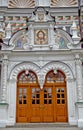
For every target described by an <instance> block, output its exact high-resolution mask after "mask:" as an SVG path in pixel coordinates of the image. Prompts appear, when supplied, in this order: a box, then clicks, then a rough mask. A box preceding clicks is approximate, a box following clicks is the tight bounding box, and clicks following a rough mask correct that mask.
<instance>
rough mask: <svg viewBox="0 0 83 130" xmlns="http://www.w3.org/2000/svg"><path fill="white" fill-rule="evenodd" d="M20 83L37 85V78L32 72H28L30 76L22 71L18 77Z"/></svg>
mask: <svg viewBox="0 0 83 130" xmlns="http://www.w3.org/2000/svg"><path fill="white" fill-rule="evenodd" d="M18 83H25V84H26V83H37V76H36V74H35V73H34V72H33V71H31V70H29V71H28V74H26V71H22V72H21V73H20V74H19V75H18Z"/></svg>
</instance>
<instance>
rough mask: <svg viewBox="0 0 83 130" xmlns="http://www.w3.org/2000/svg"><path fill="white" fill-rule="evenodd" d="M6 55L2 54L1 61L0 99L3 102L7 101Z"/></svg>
mask: <svg viewBox="0 0 83 130" xmlns="http://www.w3.org/2000/svg"><path fill="white" fill-rule="evenodd" d="M7 69H8V57H7V55H4V57H3V62H2V70H3V72H2V76H3V78H2V95H1V101H2V102H3V103H6V102H7V74H8V70H7Z"/></svg>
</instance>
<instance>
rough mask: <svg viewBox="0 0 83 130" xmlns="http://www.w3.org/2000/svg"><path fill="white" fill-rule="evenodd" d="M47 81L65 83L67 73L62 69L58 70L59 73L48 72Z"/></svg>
mask: <svg viewBox="0 0 83 130" xmlns="http://www.w3.org/2000/svg"><path fill="white" fill-rule="evenodd" d="M46 82H47V83H54V82H56V83H64V82H65V75H64V74H63V73H62V72H61V71H60V70H57V73H56V74H55V73H54V71H53V70H52V71H50V72H48V74H47V75H46Z"/></svg>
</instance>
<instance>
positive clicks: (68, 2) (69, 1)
mask: <svg viewBox="0 0 83 130" xmlns="http://www.w3.org/2000/svg"><path fill="white" fill-rule="evenodd" d="M51 6H54V7H71V6H78V1H77V0H63V1H62V0H51Z"/></svg>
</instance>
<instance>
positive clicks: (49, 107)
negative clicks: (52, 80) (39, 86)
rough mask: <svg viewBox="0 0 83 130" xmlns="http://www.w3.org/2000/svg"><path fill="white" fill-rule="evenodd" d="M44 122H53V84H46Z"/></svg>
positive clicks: (43, 109) (43, 110)
mask: <svg viewBox="0 0 83 130" xmlns="http://www.w3.org/2000/svg"><path fill="white" fill-rule="evenodd" d="M42 99H43V101H42V102H43V108H42V113H43V115H42V116H43V118H42V120H43V122H53V100H52V86H50V87H48V86H44V90H43V98H42Z"/></svg>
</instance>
